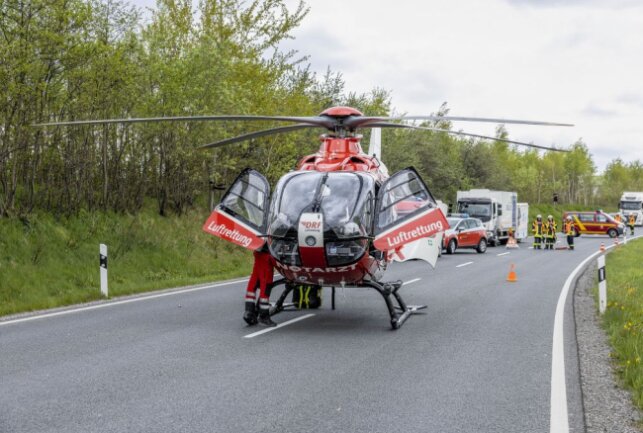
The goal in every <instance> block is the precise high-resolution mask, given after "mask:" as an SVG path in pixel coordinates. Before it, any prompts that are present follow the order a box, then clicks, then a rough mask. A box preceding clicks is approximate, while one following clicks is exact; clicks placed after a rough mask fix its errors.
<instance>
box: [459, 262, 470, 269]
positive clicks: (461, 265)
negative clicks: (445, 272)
mask: <svg viewBox="0 0 643 433" xmlns="http://www.w3.org/2000/svg"><path fill="white" fill-rule="evenodd" d="M471 263H473V262H466V263H461V264H459V265H458V266H456V268H461V267H463V266H468V265H470V264H471Z"/></svg>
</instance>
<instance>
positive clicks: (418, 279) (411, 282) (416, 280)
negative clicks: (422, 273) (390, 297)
mask: <svg viewBox="0 0 643 433" xmlns="http://www.w3.org/2000/svg"><path fill="white" fill-rule="evenodd" d="M421 279H422V278H413V279H412V280H409V281H404V282H403V283H402V285H403V286H406V285H407V284H413V283H415V282H418V281H420V280H421Z"/></svg>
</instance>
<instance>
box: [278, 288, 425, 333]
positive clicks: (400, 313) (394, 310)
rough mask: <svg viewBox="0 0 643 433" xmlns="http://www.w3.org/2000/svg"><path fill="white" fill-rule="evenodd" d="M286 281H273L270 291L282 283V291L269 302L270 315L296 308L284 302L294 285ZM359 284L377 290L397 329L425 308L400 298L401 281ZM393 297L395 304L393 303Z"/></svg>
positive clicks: (333, 294)
mask: <svg viewBox="0 0 643 433" xmlns="http://www.w3.org/2000/svg"><path fill="white" fill-rule="evenodd" d="M286 283H287V281H286V279H285V278H281V279H279V280H277V281H275V282H274V283H273V284H272V287H271V289H270V290H271V291H272V289H274V288H275V287H277V286H280V285H282V284H283V285H284V286H285V287H284V291H283V292H282V293H281V295H280V296H279V298H278V299H277V301H276V302H274V303H271V305H270V315H271V316H274V315H275V314H279V313H281V312H282V311H291V310H297V307H296V306H295V304H294V303H292V302H285V301H286V298H287V297H288V295H289V294H290V293H291V292H292V291H293V289H294V288H295V286H294V285H291V284H286ZM360 286H363V287H371V288H373V289H375V290H377V291H378V292H379V294H380V295H382V297H383V298H384V302H386V307H387V308H388V312H389V315H390V317H391V328H393V329H399V328H401V327H402V325H403V324H404V322H406V319H408V318H409V317H411V316H412V315H413V314H417V313H418V312H419V311H420V310H424V309H425V308H427V306H426V305H407V304H406V302H404V299H402V296H400V294H399V293H398V291H399V290H400V288H401V287H402V282H401V281H396V282H392V283H378V282H375V281H363V282H362V283H361V284H360ZM393 299H395V302H396V303H397V305H395V304H394V303H393ZM331 308H332V309H333V310H334V309H335V287H333V288H332V307H331Z"/></svg>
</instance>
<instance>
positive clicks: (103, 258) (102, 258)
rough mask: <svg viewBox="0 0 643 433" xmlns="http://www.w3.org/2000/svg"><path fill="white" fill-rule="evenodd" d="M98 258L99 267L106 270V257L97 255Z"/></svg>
mask: <svg viewBox="0 0 643 433" xmlns="http://www.w3.org/2000/svg"><path fill="white" fill-rule="evenodd" d="M98 258H99V261H100V267H101V268H105V269H107V256H104V255H102V254H99V255H98Z"/></svg>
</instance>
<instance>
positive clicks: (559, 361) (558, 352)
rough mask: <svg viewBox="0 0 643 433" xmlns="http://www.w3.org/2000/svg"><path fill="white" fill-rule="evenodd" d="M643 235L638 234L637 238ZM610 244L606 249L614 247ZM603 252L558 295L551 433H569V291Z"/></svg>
mask: <svg viewBox="0 0 643 433" xmlns="http://www.w3.org/2000/svg"><path fill="white" fill-rule="evenodd" d="M638 237H641V235H639V236H636V238H638ZM614 247H615V245H610V246H608V247H607V248H605V249H606V250H609V249H610V248H614ZM601 253H602V252H601V251H600V250H599V251H596V252H595V253H593V254H591V255H590V256H589V257H587V258H586V259H585V260H583V261H582V262H581V263H580V264H579V265H578V266H576V268H575V269H574V270H573V271H572V273H571V274H569V276H568V277H567V280H565V284H564V285H563V289H562V290H561V292H560V296H559V297H558V303H557V304H556V314H555V316H554V336H553V343H552V351H551V402H550V405H551V408H550V418H549V432H550V433H569V415H568V413H567V387H566V384H565V341H564V334H563V322H564V321H565V320H564V319H565V317H564V316H565V303H566V302H567V293H569V288H570V287H571V285H572V282H573V281H574V279H575V278H576V276H577V275H578V273H579V272H580V271H581V270H582V269H583V268H584V267H585V265H587V263H588V262H590V261H591V260H593V259H594V258H596V257H597V256H598V255H600V254H601Z"/></svg>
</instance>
